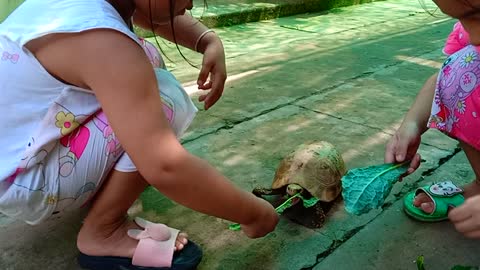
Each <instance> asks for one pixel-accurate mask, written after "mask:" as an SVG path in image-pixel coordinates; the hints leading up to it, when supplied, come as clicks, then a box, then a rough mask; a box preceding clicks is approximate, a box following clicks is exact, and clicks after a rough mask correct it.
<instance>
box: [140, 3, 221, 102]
mask: <svg viewBox="0 0 480 270" xmlns="http://www.w3.org/2000/svg"><path fill="white" fill-rule="evenodd" d="M134 23H135V24H136V25H137V26H139V27H142V28H144V29H147V30H153V32H154V33H155V34H157V35H159V36H161V37H162V38H165V39H167V40H170V41H172V42H173V41H176V42H177V44H179V45H181V46H183V47H186V48H189V49H191V50H194V51H198V52H200V53H202V54H203V62H202V69H201V70H200V74H199V76H198V80H197V84H198V88H199V89H202V90H209V89H211V91H210V92H209V93H208V94H205V95H201V96H200V98H199V100H200V101H205V109H209V108H210V107H211V106H213V105H214V104H215V103H216V102H217V101H218V99H220V97H221V96H222V93H223V89H224V86H225V80H226V79H227V69H226V64H225V51H224V48H223V44H222V41H221V40H220V38H219V37H218V36H217V35H216V34H215V33H214V32H213V31H211V30H209V29H208V28H207V27H206V26H205V25H203V24H202V23H201V22H199V21H198V20H197V19H195V18H193V17H192V16H190V14H188V13H186V14H185V15H181V16H176V17H175V18H174V27H173V29H174V30H175V40H174V37H173V32H172V26H171V24H170V23H168V24H161V25H160V24H155V23H152V22H151V21H150V19H149V18H148V16H147V15H145V14H143V13H141V12H138V11H137V12H136V13H135V15H134ZM209 75H210V81H209V82H207V79H208V77H209Z"/></svg>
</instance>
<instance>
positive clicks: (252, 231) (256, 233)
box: [241, 198, 279, 238]
mask: <svg viewBox="0 0 480 270" xmlns="http://www.w3.org/2000/svg"><path fill="white" fill-rule="evenodd" d="M255 199H256V200H257V202H258V203H257V205H258V206H256V208H255V209H254V211H256V212H257V215H256V218H255V220H254V221H253V222H252V223H250V224H242V225H241V228H242V231H243V233H245V235H246V236H248V237H250V238H258V237H263V236H265V235H267V234H268V233H270V232H271V231H273V230H274V229H275V227H276V226H277V223H278V220H279V216H278V214H277V212H275V208H273V206H272V205H271V204H270V203H268V202H267V201H265V200H263V199H259V198H255Z"/></svg>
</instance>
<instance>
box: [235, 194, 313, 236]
mask: <svg viewBox="0 0 480 270" xmlns="http://www.w3.org/2000/svg"><path fill="white" fill-rule="evenodd" d="M295 198H300V199H301V200H302V202H303V207H305V208H309V207H312V206H314V205H315V204H317V202H318V201H319V199H317V198H315V197H312V198H310V199H305V198H304V197H303V196H302V195H301V194H300V193H297V194H295V195H293V196H292V197H290V198H288V199H287V200H286V201H284V202H283V203H282V204H281V205H279V206H278V207H277V208H275V212H277V213H278V214H279V215H281V214H282V213H283V212H284V211H285V210H286V209H287V208H289V207H291V206H292V205H293V203H292V201H293V199H295ZM228 229H230V230H232V231H239V230H240V229H241V228H240V224H231V225H230V226H228Z"/></svg>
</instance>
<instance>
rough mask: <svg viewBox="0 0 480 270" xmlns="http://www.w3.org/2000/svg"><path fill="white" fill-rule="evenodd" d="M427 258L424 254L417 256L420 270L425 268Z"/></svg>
mask: <svg viewBox="0 0 480 270" xmlns="http://www.w3.org/2000/svg"><path fill="white" fill-rule="evenodd" d="M424 260H425V258H424V257H423V256H418V258H417V269H418V270H425V266H424V265H423V262H424Z"/></svg>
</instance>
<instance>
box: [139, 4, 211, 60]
mask: <svg viewBox="0 0 480 270" xmlns="http://www.w3.org/2000/svg"><path fill="white" fill-rule="evenodd" d="M169 1H170V26H171V28H172V37H173V43H175V46H176V47H177V50H178V52H179V53H180V55H181V56H182V58H183V59H185V61H186V62H187V63H188V64H190V65H191V66H192V67H195V68H198V66H197V65H195V64H193V63H192V62H191V61H190V60H188V59H187V58H186V57H185V55H184V54H183V53H182V51H181V50H180V47H178V43H177V38H176V35H175V26H174V20H175V0H169ZM204 4H205V7H206V6H207V2H206V0H205V1H204ZM148 9H149V17H150V18H149V19H150V27H151V29H150V30H151V32H152V33H153V37H154V38H155V42H156V43H157V46H158V48H159V49H160V51H161V52H162V55H163V56H165V58H167V59H168V60H169V61H170V62H173V61H172V60H171V59H170V58H168V57H167V56H166V54H165V53H164V51H163V50H162V47H161V46H160V44H159V42H158V39H157V36H156V35H155V31H154V30H155V27H154V24H153V15H152V0H148Z"/></svg>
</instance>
